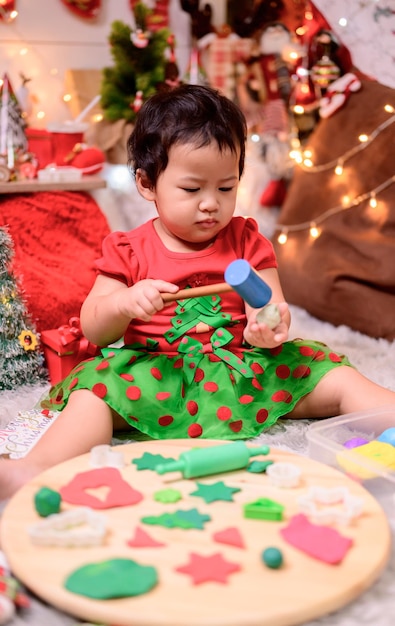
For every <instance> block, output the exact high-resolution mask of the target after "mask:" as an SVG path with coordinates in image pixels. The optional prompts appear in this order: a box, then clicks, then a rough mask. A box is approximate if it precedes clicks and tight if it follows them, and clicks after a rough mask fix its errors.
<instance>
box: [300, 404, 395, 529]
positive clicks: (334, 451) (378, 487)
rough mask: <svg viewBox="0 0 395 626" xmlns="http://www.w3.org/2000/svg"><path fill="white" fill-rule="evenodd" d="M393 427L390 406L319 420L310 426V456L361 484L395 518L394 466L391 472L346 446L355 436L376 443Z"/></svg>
mask: <svg viewBox="0 0 395 626" xmlns="http://www.w3.org/2000/svg"><path fill="white" fill-rule="evenodd" d="M394 427H395V407H392V406H387V407H380V408H377V409H372V410H369V411H366V412H358V413H348V414H346V415H339V416H338V417H332V418H329V419H324V420H320V421H318V422H314V423H313V424H311V426H310V427H309V429H308V431H307V440H308V454H309V456H310V457H311V458H313V459H316V460H317V461H320V462H321V463H326V464H327V465H331V466H332V467H335V468H336V469H339V470H341V471H342V472H344V473H346V474H347V475H349V476H351V477H352V478H354V479H355V480H357V481H358V482H360V483H361V484H362V485H363V486H364V487H365V489H367V490H368V491H369V492H370V493H371V494H372V495H373V496H374V497H376V498H377V500H378V501H379V502H380V504H381V505H382V507H383V508H384V510H385V511H386V513H387V514H388V515H389V516H390V517H392V518H393V519H395V463H394V469H391V468H390V467H389V466H388V465H387V464H383V463H379V462H376V461H375V460H373V459H372V458H368V457H364V456H362V455H361V454H358V453H357V452H356V450H357V449H358V448H348V447H347V446H345V444H346V443H347V442H350V440H353V439H354V438H356V437H358V438H362V439H364V440H367V441H368V442H370V441H375V440H377V438H378V437H379V436H380V435H381V434H382V433H383V431H385V430H387V429H388V428H394ZM390 451H391V450H390ZM394 458H395V447H394Z"/></svg>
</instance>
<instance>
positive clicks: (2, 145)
mask: <svg viewBox="0 0 395 626" xmlns="http://www.w3.org/2000/svg"><path fill="white" fill-rule="evenodd" d="M25 128H26V123H25V121H24V119H23V116H22V110H21V107H20V105H19V102H18V100H17V98H16V96H15V94H14V90H13V88H12V86H11V83H10V80H9V78H8V75H7V74H4V76H3V81H2V85H1V87H0V156H1V158H2V161H3V163H5V165H7V166H8V167H10V168H12V167H13V166H14V159H15V156H14V155H15V154H16V153H21V154H23V153H25V152H26V151H27V138H26V134H25ZM10 160H11V163H10Z"/></svg>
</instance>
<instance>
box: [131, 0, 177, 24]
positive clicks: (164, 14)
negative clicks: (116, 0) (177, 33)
mask: <svg viewBox="0 0 395 626" xmlns="http://www.w3.org/2000/svg"><path fill="white" fill-rule="evenodd" d="M129 4H130V9H131V11H132V14H133V16H134V13H135V8H136V5H138V4H140V0H129ZM144 4H145V6H146V7H147V8H148V9H150V15H149V16H148V18H147V27H148V29H149V30H150V31H151V32H155V31H157V30H159V29H161V28H168V26H169V0H156V2H155V0H145V2H144Z"/></svg>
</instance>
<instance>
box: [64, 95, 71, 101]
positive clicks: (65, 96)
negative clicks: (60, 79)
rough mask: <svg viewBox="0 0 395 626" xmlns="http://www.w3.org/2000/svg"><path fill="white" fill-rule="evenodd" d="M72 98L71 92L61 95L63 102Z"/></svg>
mask: <svg viewBox="0 0 395 626" xmlns="http://www.w3.org/2000/svg"><path fill="white" fill-rule="evenodd" d="M71 99H72V96H71V94H69V93H65V94H64V96H63V102H70V100H71Z"/></svg>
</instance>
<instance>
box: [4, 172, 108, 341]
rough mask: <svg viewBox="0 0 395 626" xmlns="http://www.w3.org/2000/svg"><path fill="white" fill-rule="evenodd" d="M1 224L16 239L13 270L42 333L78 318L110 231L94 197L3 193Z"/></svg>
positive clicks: (58, 193) (29, 309)
mask: <svg viewBox="0 0 395 626" xmlns="http://www.w3.org/2000/svg"><path fill="white" fill-rule="evenodd" d="M10 184H12V183H10ZM0 224H1V225H2V226H8V229H9V233H10V235H11V237H12V239H13V241H14V247H15V258H14V264H13V269H14V272H15V274H16V276H18V277H19V279H20V282H21V286H22V289H23V291H24V296H25V300H26V304H27V308H28V311H29V313H30V315H31V317H32V319H33V321H34V323H35V325H36V328H37V331H38V332H41V331H42V330H47V329H51V328H57V327H59V326H61V325H62V324H66V323H67V321H68V319H69V318H70V317H72V316H78V315H79V311H80V308H81V305H82V302H83V300H84V298H85V297H86V295H87V294H88V292H89V290H90V288H91V286H92V284H93V281H94V279H95V270H94V261H95V260H96V259H97V258H98V257H99V256H100V254H101V244H102V240H103V239H104V237H105V236H106V235H108V233H109V232H110V228H109V226H108V223H107V220H106V218H105V216H104V215H103V213H102V212H101V210H100V208H99V206H98V205H97V204H96V202H95V201H94V200H93V198H92V197H91V196H90V195H89V194H87V193H85V192H66V191H55V192H36V193H28V194H10V195H3V196H2V197H1V199H0Z"/></svg>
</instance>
